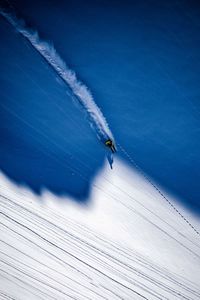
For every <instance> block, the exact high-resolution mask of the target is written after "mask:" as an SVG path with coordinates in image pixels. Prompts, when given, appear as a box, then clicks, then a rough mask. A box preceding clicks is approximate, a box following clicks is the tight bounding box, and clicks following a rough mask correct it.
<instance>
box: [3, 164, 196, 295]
mask: <svg viewBox="0 0 200 300" xmlns="http://www.w3.org/2000/svg"><path fill="white" fill-rule="evenodd" d="M0 189H1V195H0V211H1V213H0V228H1V229H0V244H1V246H0V299H20V300H27V299H30V300H32V299H46V300H47V299H92V300H93V299H127V300H128V299H129V300H132V299H152V300H153V299H169V300H173V299H187V300H191V299H193V300H197V299H199V298H200V288H199V278H200V255H199V254H200V252H199V249H200V241H199V239H198V236H197V235H195V233H194V232H192V231H191V228H190V227H188V226H187V224H186V223H185V222H184V220H182V219H181V218H179V216H177V214H176V212H175V211H174V210H172V208H171V207H170V206H169V205H168V204H167V203H166V202H164V201H163V199H162V198H161V197H160V196H159V194H158V193H157V192H156V191H155V190H154V189H153V188H152V186H151V185H149V183H147V182H145V181H144V179H143V178H141V177H140V176H139V175H138V174H137V173H135V172H133V171H132V170H130V169H129V168H128V167H127V166H126V165H124V163H122V162H121V161H119V160H116V163H115V170H114V171H111V170H110V169H109V168H108V167H106V166H105V168H104V169H103V170H102V172H101V173H99V174H98V176H97V177H96V179H95V181H94V183H93V189H92V193H91V202H90V204H88V205H87V206H86V207H84V206H80V205H79V204H75V203H74V202H73V201H72V199H69V198H68V197H63V198H59V197H56V196H54V195H52V194H50V193H49V192H48V191H45V190H44V192H43V195H42V196H40V197H39V196H35V195H34V194H33V193H32V192H31V191H30V190H28V189H27V188H25V187H24V188H23V187H20V186H16V185H15V184H13V183H11V182H10V181H9V180H8V179H7V178H6V177H5V176H4V175H1V177H0ZM170 200H171V201H172V202H173V203H174V202H175V200H174V199H173V198H172V197H171V198H170ZM176 205H178V204H177V203H176ZM179 209H181V210H182V211H183V208H182V207H179ZM184 214H185V215H186V216H187V218H188V219H189V220H190V221H192V222H193V224H194V225H195V226H196V227H197V228H199V227H200V224H199V221H197V220H196V219H195V217H194V216H192V215H191V214H190V213H189V212H187V211H186V210H185V211H184Z"/></svg>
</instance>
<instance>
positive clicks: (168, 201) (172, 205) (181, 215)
mask: <svg viewBox="0 0 200 300" xmlns="http://www.w3.org/2000/svg"><path fill="white" fill-rule="evenodd" d="M117 145H118V146H119V148H120V149H121V151H122V152H123V153H124V154H125V155H126V157H127V158H128V159H129V161H130V162H131V163H132V164H133V165H134V166H135V167H136V169H137V170H138V171H139V173H140V174H141V175H142V176H143V177H144V178H145V179H146V180H147V181H148V182H149V183H150V184H151V185H152V186H153V188H154V189H155V190H156V191H157V192H158V193H159V194H160V196H161V197H162V198H163V199H164V200H165V201H166V202H167V203H168V204H169V205H170V206H171V207H172V208H173V209H174V210H175V211H176V213H177V214H178V215H179V216H180V217H181V218H182V219H183V220H184V221H185V222H186V223H187V224H188V226H190V228H192V230H193V231H194V232H195V233H196V234H197V235H198V236H199V237H200V233H199V231H198V230H197V229H196V228H195V227H194V226H193V225H192V224H191V223H190V222H189V221H188V220H187V219H186V217H184V215H183V214H182V213H181V212H180V211H179V210H178V209H177V208H176V207H175V206H174V204H173V203H172V202H171V201H170V200H169V199H168V198H167V197H166V196H165V195H164V194H163V192H161V190H160V189H159V188H158V187H157V186H156V185H155V183H153V181H152V180H151V179H150V178H149V177H148V176H147V175H146V174H145V172H144V171H143V170H142V168H141V167H139V165H138V164H137V163H136V162H135V160H134V159H133V158H132V157H131V156H130V155H129V154H128V153H127V152H126V150H125V149H124V148H123V147H122V146H121V145H120V144H118V143H117Z"/></svg>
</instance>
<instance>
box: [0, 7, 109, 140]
mask: <svg viewBox="0 0 200 300" xmlns="http://www.w3.org/2000/svg"><path fill="white" fill-rule="evenodd" d="M0 14H1V15H2V16H3V17H4V18H5V19H6V20H7V21H8V22H9V23H10V24H11V25H12V26H13V27H14V28H15V29H16V30H17V32H19V33H20V34H21V35H22V36H23V37H25V38H26V39H27V40H28V41H29V42H30V43H31V45H32V46H33V47H34V48H35V49H36V50H37V51H38V52H39V53H40V54H41V55H42V57H43V58H44V59H45V60H46V61H47V62H48V64H49V65H50V66H51V67H52V68H53V69H54V71H55V72H56V73H57V74H58V75H59V76H60V78H61V79H62V80H63V81H64V83H65V84H67V86H68V87H69V88H70V90H71V92H72V93H73V95H74V96H75V98H76V99H77V100H78V102H79V103H80V105H81V106H82V107H83V108H84V110H85V111H86V112H87V116H88V119H89V123H90V125H91V127H92V128H93V129H94V130H95V132H96V133H97V136H98V138H99V139H100V140H101V141H102V142H105V141H106V140H107V139H109V138H110V139H112V140H114V138H113V135H112V133H111V131H110V129H109V127H108V124H107V122H106V119H105V118H104V116H103V114H102V112H101V110H100V108H99V107H98V106H97V105H96V103H95V101H94V99H93V97H92V94H91V93H90V91H89V90H88V88H87V87H86V86H85V85H84V84H83V83H82V82H81V81H79V80H78V79H77V77H76V74H75V72H74V71H73V70H71V69H70V68H69V67H68V66H67V65H66V63H65V62H64V60H63V59H62V58H61V57H60V55H59V54H58V53H57V51H56V50H55V48H54V46H53V45H52V44H50V43H49V42H46V41H43V40H42V39H40V37H39V35H38V33H37V31H33V30H32V29H30V28H28V27H27V26H26V24H25V22H24V21H23V20H21V19H18V17H17V16H16V15H15V13H13V12H7V11H5V10H4V9H2V8H1V7H0Z"/></svg>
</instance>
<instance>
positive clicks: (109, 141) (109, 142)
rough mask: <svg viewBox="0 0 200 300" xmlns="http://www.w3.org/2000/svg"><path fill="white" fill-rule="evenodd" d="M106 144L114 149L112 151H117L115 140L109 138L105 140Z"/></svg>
mask: <svg viewBox="0 0 200 300" xmlns="http://www.w3.org/2000/svg"><path fill="white" fill-rule="evenodd" d="M105 145H106V146H107V147H109V148H110V150H111V151H112V153H115V152H116V148H115V145H114V143H113V141H112V140H111V139H108V140H107V141H106V142H105Z"/></svg>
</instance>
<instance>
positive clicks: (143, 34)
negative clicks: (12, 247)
mask: <svg viewBox="0 0 200 300" xmlns="http://www.w3.org/2000/svg"><path fill="white" fill-rule="evenodd" d="M10 2H11V3H13V5H14V6H15V8H17V11H18V13H20V14H21V16H22V17H23V18H24V19H25V20H26V21H27V22H28V23H29V24H30V25H31V26H32V27H33V28H35V29H36V30H37V31H38V32H39V33H40V35H41V37H42V38H44V39H47V40H50V41H52V42H53V44H54V46H55V48H56V49H57V51H58V53H59V54H60V55H61V57H62V58H63V59H64V60H65V61H66V62H67V64H68V65H69V66H70V67H71V68H72V69H73V70H74V71H76V73H77V75H78V77H79V78H80V79H81V80H82V81H83V82H84V83H85V84H86V85H87V86H88V87H89V88H90V89H91V91H92V93H93V95H94V99H95V101H96V103H97V104H98V106H99V107H100V108H101V110H102V112H103V114H104V116H105V117H106V119H107V121H108V123H109V125H110V128H111V130H112V132H113V134H114V136H115V139H116V141H117V142H119V143H120V144H121V145H122V146H123V147H124V148H125V149H126V150H127V152H128V153H129V154H130V155H131V156H132V157H134V158H135V160H136V162H137V163H138V164H139V165H140V166H141V167H142V168H143V169H144V171H145V172H146V173H147V174H148V175H149V176H151V177H153V178H154V179H155V180H156V181H157V182H158V183H159V184H161V185H163V186H164V187H165V188H166V189H168V190H169V191H170V192H172V193H175V194H176V195H178V196H179V198H180V199H182V201H183V202H184V203H185V205H187V206H189V207H190V208H193V209H194V210H195V211H197V210H199V209H200V206H199V182H200V159H199V153H200V84H199V74H200V36H199V29H200V7H199V5H197V3H196V2H195V1H167V2H165V3H164V2H163V1H162V2H161V1H144V0H143V1H135V2H134V1H100V0H99V1H55V0H51V1H42V2H41V1H34V2H32V1H31V2H28V3H27V1H24V0H23V1H10ZM0 36H1V46H0V66H1V73H0V87H1V89H0V97H1V103H0V117H1V119H0V122H1V124H0V125H1V126H0V138H1V149H0V168H1V170H2V171H3V172H4V173H5V174H6V175H8V176H9V177H10V178H11V179H12V180H14V181H15V182H17V183H24V184H26V185H27V186H29V187H30V188H32V189H33V190H34V191H35V192H40V191H41V189H42V188H43V187H45V188H47V189H49V190H51V191H53V192H54V193H56V194H63V193H64V194H68V195H71V196H73V197H74V198H75V199H78V200H84V199H87V197H88V195H89V192H90V189H91V184H92V181H93V178H94V176H95V174H96V173H97V172H98V170H99V169H100V168H101V167H102V166H103V163H104V159H105V149H104V147H103V146H102V145H101V143H100V142H99V140H98V139H97V137H96V135H95V133H94V132H93V131H92V130H91V128H90V126H89V124H88V122H87V120H86V115H85V114H84V112H83V111H82V109H81V108H79V106H78V105H76V103H75V102H74V100H73V99H72V97H71V94H70V92H69V91H67V88H66V87H65V86H64V85H63V84H62V83H61V82H60V80H58V77H57V76H56V75H55V73H54V72H53V71H52V70H51V68H50V67H49V66H48V65H47V63H46V62H45V61H44V60H43V59H42V58H41V57H40V55H39V54H38V53H37V52H36V51H35V50H34V49H33V48H32V47H31V46H30V45H29V43H28V42H26V41H25V39H23V38H22V37H21V36H20V35H19V34H17V33H16V32H15V31H14V30H13V28H12V27H11V26H10V25H9V24H8V23H7V22H6V21H5V20H3V18H2V17H1V18H0ZM119 155H120V156H121V155H122V154H121V153H119ZM123 158H124V159H125V160H127V158H126V157H123ZM127 162H128V163H129V161H127Z"/></svg>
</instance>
